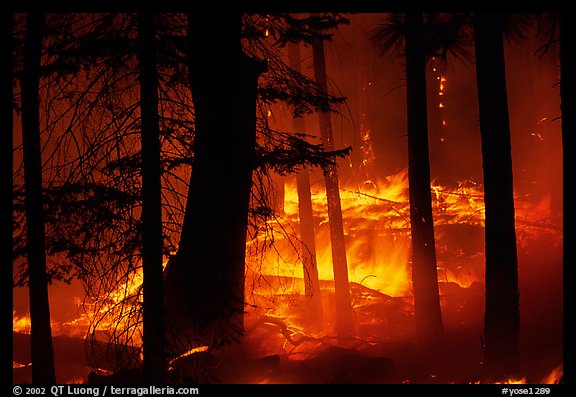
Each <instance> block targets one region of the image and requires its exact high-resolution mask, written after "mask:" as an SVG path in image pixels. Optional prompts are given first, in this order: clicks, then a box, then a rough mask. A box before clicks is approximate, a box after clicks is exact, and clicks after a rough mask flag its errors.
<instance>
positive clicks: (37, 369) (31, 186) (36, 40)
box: [22, 12, 56, 384]
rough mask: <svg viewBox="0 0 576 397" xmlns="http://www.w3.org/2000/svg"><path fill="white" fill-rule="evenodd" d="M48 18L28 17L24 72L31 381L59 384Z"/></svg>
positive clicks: (25, 203) (38, 15)
mask: <svg viewBox="0 0 576 397" xmlns="http://www.w3.org/2000/svg"><path fill="white" fill-rule="evenodd" d="M43 33H44V14H41V13H35V12H32V13H29V14H28V16H27V20H26V37H25V39H24V68H23V70H22V143H23V149H24V191H25V196H24V205H25V210H26V229H27V235H26V240H27V244H26V248H27V252H26V253H27V260H28V278H29V285H28V290H29V297H30V340H31V354H32V382H33V383H44V384H49V383H56V375H55V369H54V351H53V348H52V329H51V328H50V304H49V301H48V277H47V274H46V236H45V230H44V218H45V217H44V209H43V205H42V158H41V147H40V98H39V88H40V60H41V54H42V36H43Z"/></svg>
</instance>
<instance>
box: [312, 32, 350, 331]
mask: <svg viewBox="0 0 576 397" xmlns="http://www.w3.org/2000/svg"><path fill="white" fill-rule="evenodd" d="M312 54H313V63H314V78H315V80H316V82H317V83H318V85H319V86H320V88H321V89H322V90H323V91H324V92H328V81H327V75H326V59H325V57H324V40H323V39H322V38H317V39H315V40H314V44H313V46H312ZM318 117H319V121H320V135H321V138H322V144H323V145H324V148H325V149H326V150H327V151H333V150H334V137H333V132H332V122H331V119H330V113H329V112H327V111H323V112H320V113H319V114H318ZM324 183H325V186H326V200H327V205H328V219H329V223H330V242H331V248H332V266H333V269H334V289H335V303H336V332H337V333H338V334H339V335H343V336H345V335H349V334H352V333H353V332H354V318H353V314H354V313H353V310H352V303H351V300H350V282H349V280H348V262H347V258H346V242H345V238H344V224H343V221H342V204H341V202H340V187H339V182H338V167H337V165H336V164H334V165H331V166H329V167H328V168H327V169H326V170H325V171H324Z"/></svg>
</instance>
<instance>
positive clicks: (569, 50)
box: [560, 13, 576, 384]
mask: <svg viewBox="0 0 576 397" xmlns="http://www.w3.org/2000/svg"><path fill="white" fill-rule="evenodd" d="M572 23H574V22H573V21H571V20H570V18H569V17H568V15H567V14H565V13H561V14H560V100H561V112H562V153H563V158H564V189H565V190H564V191H565V192H566V186H570V185H571V184H572V183H574V180H576V173H575V170H576V164H575V157H574V153H576V143H575V142H576V141H575V139H574V136H575V134H576V79H575V78H574V77H575V75H574V71H575V70H576V69H575V67H576V65H575V62H574V50H575V49H576V42H575V40H574V37H575V32H574V25H572ZM565 202H566V201H565ZM563 211H564V219H565V220H568V221H567V222H566V221H565V222H564V225H563V230H564V235H566V236H574V231H575V230H574V229H575V224H574V221H575V219H574V218H575V215H576V212H575V211H574V206H573V205H570V204H568V205H565V206H564V209H563ZM574 263H576V257H575V255H574V248H573V247H571V246H570V245H569V244H566V242H564V265H563V269H564V273H563V277H564V278H563V280H564V313H566V314H568V313H569V315H571V316H572V320H569V319H566V320H565V321H564V375H563V382H564V383H568V384H574V383H576V362H575V360H576V356H575V352H576V349H575V347H574V346H575V345H576V344H575V342H574V339H573V338H574V337H573V335H574V332H576V331H575V327H574V321H573V320H574V317H573V316H574V302H575V301H576V296H575V295H576V293H575V292H576V288H574V280H576V272H575V268H574Z"/></svg>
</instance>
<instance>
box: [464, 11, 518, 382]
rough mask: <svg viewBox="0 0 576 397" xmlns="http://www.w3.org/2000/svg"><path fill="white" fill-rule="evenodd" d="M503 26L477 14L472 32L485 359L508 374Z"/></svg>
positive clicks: (511, 303) (509, 241) (509, 205)
mask: <svg viewBox="0 0 576 397" xmlns="http://www.w3.org/2000/svg"><path fill="white" fill-rule="evenodd" d="M502 21H503V17H502V16H501V15H483V14H479V15H476V16H475V19H474V29H475V48H476V78H477V86H478V106H479V113H480V133H481V137H482V165H483V171H484V203H485V207H486V220H485V240H486V242H485V244H486V307H485V314H484V343H485V346H484V348H485V351H484V354H485V360H486V361H485V362H486V364H488V367H492V366H498V367H501V368H503V369H504V370H505V371H508V370H512V369H513V366H514V363H515V361H516V359H517V358H518V338H519V331H520V307H519V306H520V294H519V288H518V256H517V251H516V231H515V223H514V187H513V176H512V151H511V138H510V122H509V115H508V98H507V93H506V70H505V62H504V45H503V40H502V25H503V22H502Z"/></svg>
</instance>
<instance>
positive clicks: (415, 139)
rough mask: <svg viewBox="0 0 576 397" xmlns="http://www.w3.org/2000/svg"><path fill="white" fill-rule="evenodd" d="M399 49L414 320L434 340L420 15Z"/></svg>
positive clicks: (412, 17) (409, 19) (436, 312)
mask: <svg viewBox="0 0 576 397" xmlns="http://www.w3.org/2000/svg"><path fill="white" fill-rule="evenodd" d="M405 46H406V97H407V116H408V183H409V193H410V226H411V234H412V284H413V290H414V317H415V321H416V332H417V334H418V336H419V337H421V338H424V339H426V340H437V339H438V338H439V337H441V336H442V334H443V326H442V313H441V309H440V295H439V293H438V274H437V270H436V247H435V240H434V222H433V218H432V195H431V188H430V160H429V154H428V118H427V107H426V106H427V103H426V58H425V51H424V27H423V22H422V14H406V38H405Z"/></svg>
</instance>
